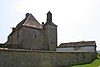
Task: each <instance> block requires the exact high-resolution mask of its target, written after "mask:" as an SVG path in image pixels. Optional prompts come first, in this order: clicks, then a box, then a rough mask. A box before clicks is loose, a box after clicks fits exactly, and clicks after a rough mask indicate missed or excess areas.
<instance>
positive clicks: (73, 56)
mask: <svg viewBox="0 0 100 67" xmlns="http://www.w3.org/2000/svg"><path fill="white" fill-rule="evenodd" d="M95 58H96V53H93V52H50V51H31V50H22V49H20V50H0V67H65V66H69V65H75V64H84V63H90V62H92V61H93V60H94V59H95Z"/></svg>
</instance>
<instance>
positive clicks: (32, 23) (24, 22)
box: [16, 13, 43, 29]
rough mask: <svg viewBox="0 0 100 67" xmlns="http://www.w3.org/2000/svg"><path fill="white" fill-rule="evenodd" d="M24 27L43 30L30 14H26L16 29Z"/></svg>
mask: <svg viewBox="0 0 100 67" xmlns="http://www.w3.org/2000/svg"><path fill="white" fill-rule="evenodd" d="M22 26H26V27H33V28H38V29H43V26H42V25H41V24H40V23H39V22H38V21H37V20H36V19H35V17H34V16H33V15H32V14H29V13H27V14H26V18H25V19H23V20H22V21H21V22H20V23H19V24H18V25H17V26H16V29H18V28H20V27H22Z"/></svg>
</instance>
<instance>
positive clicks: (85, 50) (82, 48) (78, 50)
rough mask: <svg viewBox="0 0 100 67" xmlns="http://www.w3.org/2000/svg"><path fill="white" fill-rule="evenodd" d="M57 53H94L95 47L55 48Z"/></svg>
mask: <svg viewBox="0 0 100 67" xmlns="http://www.w3.org/2000/svg"><path fill="white" fill-rule="evenodd" d="M56 51H57V52H95V46H84V47H83V46H81V47H67V48H56Z"/></svg>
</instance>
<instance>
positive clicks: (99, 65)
mask: <svg viewBox="0 0 100 67" xmlns="http://www.w3.org/2000/svg"><path fill="white" fill-rule="evenodd" d="M97 57H98V59H96V60H94V61H93V62H92V63H90V64H84V65H75V66H71V67H100V54H99V55H98V56H97Z"/></svg>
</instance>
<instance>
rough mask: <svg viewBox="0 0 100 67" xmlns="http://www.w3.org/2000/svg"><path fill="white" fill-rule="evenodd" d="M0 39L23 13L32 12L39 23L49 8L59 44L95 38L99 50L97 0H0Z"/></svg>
mask: <svg viewBox="0 0 100 67" xmlns="http://www.w3.org/2000/svg"><path fill="white" fill-rule="evenodd" d="M0 9H1V10H0V42H1V43H4V42H6V41H7V36H8V35H9V34H10V32H11V31H12V29H11V28H12V27H15V26H16V25H17V24H18V23H19V22H20V21H21V20H22V19H24V18H25V14H26V13H32V14H33V16H35V18H36V19H37V20H38V21H39V22H40V23H41V22H46V13H47V12H48V11H49V10H50V11H51V12H52V15H53V22H54V23H55V24H56V25H58V44H60V43H66V42H77V41H94V40H95V41H96V44H97V50H100V0H0Z"/></svg>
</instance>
